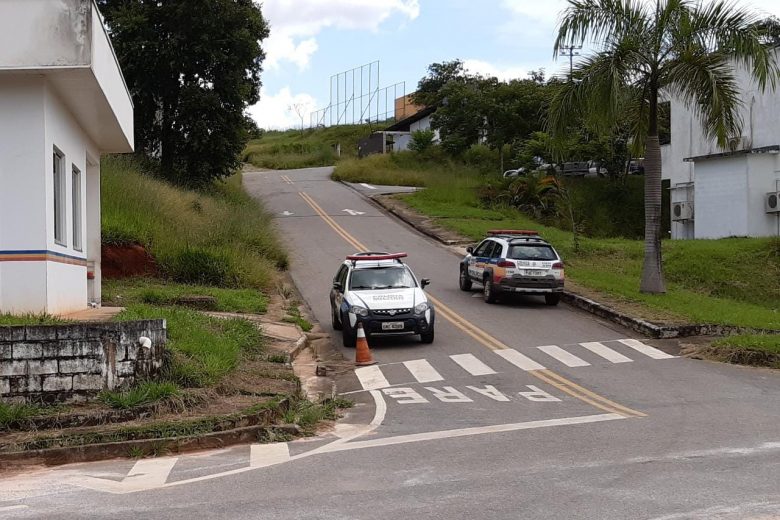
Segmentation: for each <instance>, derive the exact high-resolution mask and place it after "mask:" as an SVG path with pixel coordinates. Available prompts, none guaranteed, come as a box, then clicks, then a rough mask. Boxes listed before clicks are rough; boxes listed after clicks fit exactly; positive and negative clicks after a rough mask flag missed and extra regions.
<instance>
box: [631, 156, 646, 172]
mask: <svg viewBox="0 0 780 520" xmlns="http://www.w3.org/2000/svg"><path fill="white" fill-rule="evenodd" d="M628 174H629V175H644V174H645V160H644V159H631V162H629V163H628Z"/></svg>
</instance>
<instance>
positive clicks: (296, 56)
mask: <svg viewBox="0 0 780 520" xmlns="http://www.w3.org/2000/svg"><path fill="white" fill-rule="evenodd" d="M262 8H263V15H264V16H265V17H266V19H267V20H268V21H269V22H270V24H271V36H270V37H269V38H268V40H266V42H265V48H266V54H267V58H266V61H265V66H266V68H267V69H269V70H272V69H275V68H278V67H279V66H280V65H281V63H282V62H284V61H288V62H291V63H294V64H295V65H297V66H298V68H299V69H304V68H306V67H307V66H308V64H309V61H310V60H311V57H312V55H314V53H315V52H316V51H317V40H316V38H315V36H316V35H317V34H319V33H320V31H322V30H323V29H325V28H327V27H333V28H336V29H348V30H349V29H351V30H366V31H376V30H378V29H379V26H380V25H381V24H382V23H383V22H385V21H386V20H387V19H388V18H390V17H391V16H393V15H396V14H397V15H401V16H403V17H405V18H407V19H409V20H414V19H415V18H417V16H419V14H420V5H419V2H418V0H381V1H380V0H296V1H295V2H292V1H290V0H265V1H264V2H262Z"/></svg>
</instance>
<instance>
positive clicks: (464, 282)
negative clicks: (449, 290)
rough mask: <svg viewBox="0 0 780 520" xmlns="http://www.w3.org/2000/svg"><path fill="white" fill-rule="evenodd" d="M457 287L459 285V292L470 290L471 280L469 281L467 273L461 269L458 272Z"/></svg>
mask: <svg viewBox="0 0 780 520" xmlns="http://www.w3.org/2000/svg"><path fill="white" fill-rule="evenodd" d="M459 285H460V290H461V291H470V290H471V280H470V279H469V273H468V271H467V270H466V269H464V268H461V270H460V279H459Z"/></svg>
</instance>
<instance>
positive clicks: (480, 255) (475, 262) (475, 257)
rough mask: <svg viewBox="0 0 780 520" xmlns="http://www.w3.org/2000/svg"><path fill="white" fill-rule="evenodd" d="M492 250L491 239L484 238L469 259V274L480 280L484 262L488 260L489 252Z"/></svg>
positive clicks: (483, 270)
mask: <svg viewBox="0 0 780 520" xmlns="http://www.w3.org/2000/svg"><path fill="white" fill-rule="evenodd" d="M492 251H493V241H492V240H484V241H483V242H482V243H481V244H480V245H479V246H477V248H476V249H475V250H474V252H473V253H472V254H471V258H470V259H469V276H470V277H471V278H472V279H474V280H477V281H478V282H481V281H482V275H483V273H484V272H485V264H486V263H487V262H488V261H489V260H490V253H491V252H492Z"/></svg>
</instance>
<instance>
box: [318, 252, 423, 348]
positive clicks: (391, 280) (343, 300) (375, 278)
mask: <svg viewBox="0 0 780 520" xmlns="http://www.w3.org/2000/svg"><path fill="white" fill-rule="evenodd" d="M406 256H407V255H406V253H393V254H390V253H385V252H371V251H366V252H362V253H356V254H354V255H350V256H348V257H347V258H346V260H345V261H344V262H343V263H342V264H341V267H339V270H338V272H337V273H336V276H335V277H334V278H333V287H332V288H331V291H330V310H331V319H332V324H333V328H334V329H335V330H340V331H341V334H342V337H343V341H344V346H345V347H349V348H354V347H355V342H356V339H357V326H358V323H362V324H363V330H364V331H365V333H366V337H367V338H369V339H370V338H371V336H379V335H387V336H399V335H409V334H419V335H420V339H421V341H422V342H423V343H433V338H434V322H435V318H436V313H435V311H434V309H433V305H432V304H431V303H430V302H429V301H428V297H427V296H426V295H425V292H424V291H423V289H424V288H425V287H426V286H427V285H428V284H430V280H428V279H427V278H423V279H422V280H419V281H418V280H417V277H415V276H414V273H412V270H411V269H409V266H407V265H406V264H404V263H403V262H402V261H401V259H402V258H405V257H406Z"/></svg>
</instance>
